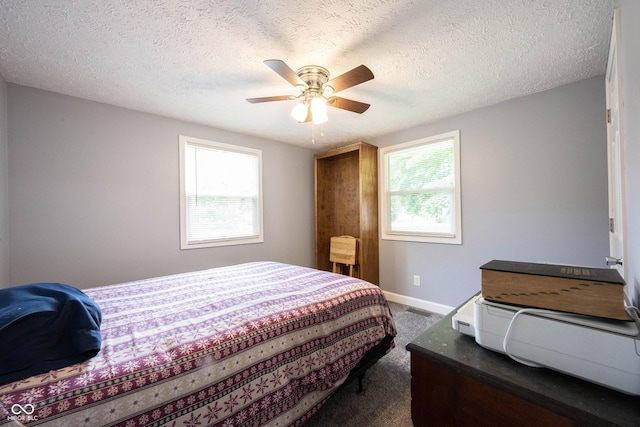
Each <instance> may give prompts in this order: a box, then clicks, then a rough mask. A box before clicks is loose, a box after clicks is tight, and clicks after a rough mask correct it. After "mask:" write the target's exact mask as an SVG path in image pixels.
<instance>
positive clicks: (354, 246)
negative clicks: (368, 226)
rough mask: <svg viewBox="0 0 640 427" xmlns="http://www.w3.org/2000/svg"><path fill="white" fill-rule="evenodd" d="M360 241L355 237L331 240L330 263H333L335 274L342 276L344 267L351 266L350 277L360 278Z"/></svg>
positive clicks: (337, 237) (339, 237) (340, 237)
mask: <svg viewBox="0 0 640 427" xmlns="http://www.w3.org/2000/svg"><path fill="white" fill-rule="evenodd" d="M358 241H359V239H358V238H356V237H353V236H334V237H332V238H331V247H330V249H329V261H331V262H332V263H333V272H334V273H341V274H342V266H341V265H339V264H343V265H345V266H349V276H351V277H358V278H359V277H360V269H359V267H360V265H359V263H358Z"/></svg>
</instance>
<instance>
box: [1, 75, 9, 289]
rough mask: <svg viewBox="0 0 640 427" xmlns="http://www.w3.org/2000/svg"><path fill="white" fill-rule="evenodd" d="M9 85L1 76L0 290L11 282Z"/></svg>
mask: <svg viewBox="0 0 640 427" xmlns="http://www.w3.org/2000/svg"><path fill="white" fill-rule="evenodd" d="M8 114H9V110H8V105H7V83H6V82H5V81H4V79H3V78H2V76H0V288H3V287H5V286H6V285H7V284H8V281H9V220H8V212H9V207H8V205H9V200H8V197H9V196H8V191H9V184H8V181H9V160H8V149H9V124H8Z"/></svg>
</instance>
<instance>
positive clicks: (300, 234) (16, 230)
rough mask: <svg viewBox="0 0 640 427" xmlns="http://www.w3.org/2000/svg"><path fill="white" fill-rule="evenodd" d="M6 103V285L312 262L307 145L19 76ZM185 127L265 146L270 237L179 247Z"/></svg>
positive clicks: (82, 284) (81, 283) (87, 282)
mask: <svg viewBox="0 0 640 427" xmlns="http://www.w3.org/2000/svg"><path fill="white" fill-rule="evenodd" d="M8 105H9V115H8V117H9V119H8V125H9V226H10V242H9V244H10V257H9V260H10V268H9V281H8V284H9V285H12V286H13V285H19V284H23V283H30V282H38V281H56V282H63V283H68V284H71V285H73V286H77V287H79V288H87V287H93V286H98V285H105V284H110V283H119V282H123V281H129V280H135V279H139V278H144V277H153V276H159V275H164V274H171V273H178V272H182V271H189V270H196V269H204V268H211V267H216V266H221V265H229V264H234V263H238V262H245V261H252V260H277V261H283V262H289V263H294V264H299V265H305V266H312V265H313V153H312V151H311V150H310V149H307V148H302V147H295V146H292V145H287V144H282V143H278V142H273V141H268V140H265V139H260V138H255V137H248V136H242V135H239V134H234V133H230V132H225V131H221V130H217V129H213V128H209V127H205V126H200V125H195V124H192V123H186V122H182V121H178V120H172V119H167V118H164V117H159V116H154V115H151V114H145V113H140V112H136V111H132V110H127V109H123V108H118V107H113V106H109V105H105V104H99V103H96V102H91V101H86V100H82V99H78V98H72V97H68V96H64V95H60V94H55V93H51V92H46V91H42V90H38V89H34V88H28V87H24V86H18V85H14V84H9V85H8ZM180 134H183V135H189V136H194V137H198V138H203V139H210V140H215V141H219V142H224V143H229V144H237V145H243V146H246V147H251V148H259V149H262V150H263V171H264V172H263V174H264V176H263V185H264V203H265V204H264V220H265V242H264V243H262V244H252V245H239V246H231V247H219V248H207V249H191V250H184V251H181V250H180V240H179V204H178V203H179V202H178V197H179V182H178V179H179V176H178V135H180Z"/></svg>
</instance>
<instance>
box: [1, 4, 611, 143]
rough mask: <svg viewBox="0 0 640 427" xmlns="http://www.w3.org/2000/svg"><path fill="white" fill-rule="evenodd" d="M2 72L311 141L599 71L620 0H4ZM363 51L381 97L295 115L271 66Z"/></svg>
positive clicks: (391, 125)
mask: <svg viewBox="0 0 640 427" xmlns="http://www.w3.org/2000/svg"><path fill="white" fill-rule="evenodd" d="M0 5H1V14H0V73H1V74H2V76H3V77H4V79H5V80H6V81H8V82H11V83H17V84H21V85H26V86H32V87H36V88H42V89H46V90H50V91H53V92H59V93H63V94H68V95H72V96H77V97H81V98H86V99H90V100H95V101H99V102H104V103H108V104H113V105H117V106H122V107H127V108H131V109H135V110H140V111H145V112H150V113H156V114H161V115H164V116H168V117H173V118H178V119H183V120H188V121H192V122H196V123H202V124H206V125H210V126H213V127H216V128H221V129H226V130H230V131H234V132H240V133H245V134H250V135H257V136H261V137H265V138H269V139H273V140H278V141H283V142H286V143H291V144H298V145H303V146H310V144H311V139H312V135H313V139H314V141H315V146H316V147H315V148H324V147H329V146H335V145H339V144H345V143H348V142H353V141H357V140H364V141H366V140H367V139H368V138H370V137H374V136H378V135H382V134H386V133H389V132H393V131H397V130H400V129H405V128H408V127H411V126H415V125H418V124H421V123H425V122H430V121H433V120H436V119H439V118H443V117H446V116H450V115H452V114H456V113H461V112H464V111H469V110H472V109H475V108H478V107H482V106H486V105H491V104H495V103H497V102H500V101H504V100H506V99H510V98H514V97H518V96H522V95H527V94H531V93H534V92H538V91H541V90H545V89H549V88H552V87H555V86H559V85H563V84H567V83H571V82H574V81H578V80H582V79H585V78H588V77H592V76H596V75H600V74H604V72H605V64H606V56H607V50H608V42H609V32H610V27H611V16H612V11H613V0H610V1H608V0H455V1H454V0H349V1H337V0H325V1H323V2H301V1H299V0H296V1H292V0H269V1H266V0H235V1H231V0H39V1H30V0H29V1H25V0H0ZM265 59H282V60H284V61H285V62H286V63H287V64H288V65H289V66H290V67H291V68H293V69H294V70H296V69H298V68H300V67H302V66H304V65H310V64H314V65H321V66H324V67H326V68H328V69H329V71H330V72H331V75H332V77H335V76H338V75H340V74H342V73H344V72H347V71H349V70H350V69H352V68H354V67H356V66H358V65H360V64H365V65H367V66H368V67H369V68H370V69H371V70H372V71H373V73H374V75H375V79H374V80H371V81H369V82H366V83H363V84H361V85H359V86H355V87H353V88H349V89H346V90H344V91H342V92H339V95H340V96H343V97H345V98H349V99H354V100H357V101H361V102H366V103H369V104H371V108H370V109H369V110H368V111H366V112H365V113H364V114H362V115H360V114H355V113H351V112H347V111H344V110H339V109H336V108H330V109H329V113H328V114H329V122H327V123H325V124H324V125H319V126H312V125H311V124H310V123H305V124H298V123H296V122H295V121H294V120H293V119H292V118H291V117H290V116H289V112H290V110H291V109H292V108H293V106H294V104H295V101H280V102H270V103H263V104H249V103H247V102H246V101H245V98H250V97H262V96H271V95H289V94H296V93H297V91H296V89H295V88H294V87H293V86H291V85H290V84H289V83H287V82H286V81H285V80H284V79H282V78H281V77H280V76H279V75H277V74H276V73H274V72H273V71H272V70H271V69H269V68H268V67H267V66H265V65H264V64H263V63H262V61H263V60H265Z"/></svg>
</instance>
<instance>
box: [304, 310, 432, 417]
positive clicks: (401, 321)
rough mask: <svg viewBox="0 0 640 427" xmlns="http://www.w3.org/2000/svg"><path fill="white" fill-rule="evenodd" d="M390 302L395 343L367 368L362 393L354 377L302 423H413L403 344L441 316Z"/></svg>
mask: <svg viewBox="0 0 640 427" xmlns="http://www.w3.org/2000/svg"><path fill="white" fill-rule="evenodd" d="M389 306H390V307H391V312H392V313H393V318H394V320H395V322H396V328H397V329H398V336H397V337H396V347H395V348H394V349H393V350H391V352H389V353H388V354H387V355H386V356H384V357H383V358H382V359H380V360H379V361H378V362H377V363H376V364H375V365H374V366H373V367H371V368H370V369H369V370H368V371H367V374H366V375H365V377H364V381H363V387H364V391H363V392H362V393H357V391H358V382H357V381H354V382H352V383H351V384H348V385H347V386H345V387H344V388H342V390H339V391H338V392H337V393H336V394H335V395H333V396H332V397H331V398H330V399H329V401H328V402H327V403H326V404H325V405H324V406H323V407H322V408H320V410H319V411H318V412H317V413H316V414H314V415H313V417H311V419H309V420H308V421H307V422H306V423H305V427H330V426H368V427H388V426H394V427H404V426H406V427H410V426H412V425H413V424H412V423H411V372H410V360H409V352H408V351H407V350H405V346H406V345H407V344H408V343H410V342H411V341H413V339H414V338H416V337H417V336H418V335H420V334H421V333H422V332H424V330H425V329H427V328H429V327H430V326H432V325H433V324H435V323H436V322H437V321H439V320H440V319H442V317H443V316H441V315H439V314H433V313H429V312H426V311H420V310H417V309H414V308H411V307H408V306H406V305H402V304H397V303H392V302H390V303H389Z"/></svg>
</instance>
